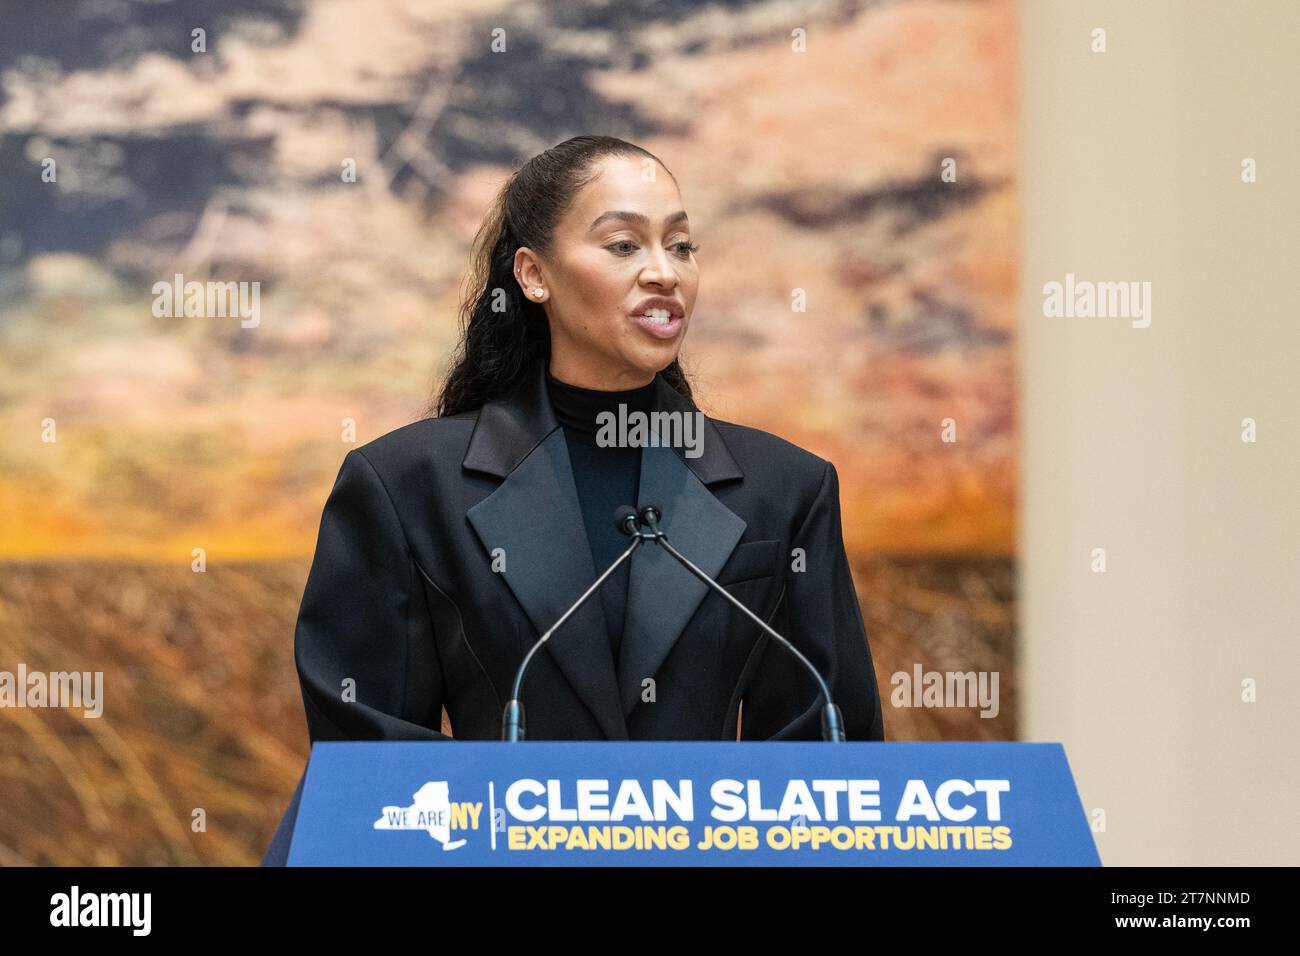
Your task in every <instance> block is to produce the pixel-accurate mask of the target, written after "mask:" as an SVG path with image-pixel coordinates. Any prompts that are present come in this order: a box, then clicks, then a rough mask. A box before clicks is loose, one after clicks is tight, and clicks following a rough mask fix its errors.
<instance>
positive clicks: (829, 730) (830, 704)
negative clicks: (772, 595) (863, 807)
mask: <svg viewBox="0 0 1300 956" xmlns="http://www.w3.org/2000/svg"><path fill="white" fill-rule="evenodd" d="M662 517H663V511H662V510H661V509H660V508H659V506H658V505H657V504H648V505H644V506H642V508H641V521H642V523H643V524H645V525H646V526H648V527H649V528H650V537H651V538H652V539H653V540H654V542H655V543H656V544H658V545H659V546H660V547H662V548H663V549H664V550H665V551H667V552H668V553H669V554H671V555H672V556H673V557H674V558H676V559H677V563H678V564H680V565H682V567H684V568H686V570H688V571H690V572H691V574H693V575H695V576H696V577H697V578H699V579H700V580H701V581H703V582H704V583H705V584H706V585H708V586H709V587H710V588H711V589H713V590H714V591H716V592H717V593H718V594H721V595H722V596H723V597H724V598H726V599H727V600H728V601H729V602H731V604H732V605H733V606H734V607H736V608H737V609H738V610H740V611H741V612H742V613H744V615H745V616H746V617H748V618H749V619H750V620H751V621H753V622H754V623H755V624H757V625H758V626H759V627H760V628H762V629H763V631H764V633H766V634H767V635H768V636H769V637H771V638H774V639H775V640H776V642H777V643H778V644H780V645H781V646H782V647H784V648H785V649H786V650H787V651H789V652H790V653H791V654H793V655H794V656H795V658H796V659H797V660H798V661H799V662H800V663H801V664H803V666H804V668H805V669H806V670H807V671H808V673H809V674H811V675H812V677H813V680H815V681H816V682H817V686H818V688H819V689H820V690H821V695H822V699H823V700H824V701H825V703H824V704H823V705H822V739H823V740H825V741H827V742H829V743H841V742H843V741H844V718H843V716H842V715H841V714H840V709H839V707H838V706H836V704H835V702H834V701H833V700H831V689H830V686H829V685H828V684H827V683H826V679H825V678H823V677H822V675H821V672H820V671H818V670H817V668H816V667H814V666H813V663H812V661H810V660H808V658H807V657H805V656H804V655H803V653H802V652H801V651H800V650H799V648H797V647H795V646H794V645H793V644H791V643H790V642H789V641H788V640H786V639H785V638H784V637H782V636H781V635H780V634H778V633H777V632H776V631H775V630H773V629H772V628H771V627H769V626H768V624H767V622H766V621H764V620H763V619H762V618H760V617H759V616H758V615H757V614H755V613H754V612H753V611H751V610H750V609H749V608H747V607H745V605H744V604H742V603H741V602H740V601H738V600H737V599H736V598H734V597H733V596H732V595H731V593H730V592H729V591H728V590H727V589H726V588H724V587H723V586H722V585H721V584H719V583H718V582H717V581H715V580H713V578H711V577H709V575H707V574H705V573H704V572H703V571H702V570H700V569H699V568H697V567H696V566H695V565H694V564H693V563H692V562H691V560H690V559H689V558H688V557H686V556H685V555H684V554H682V553H681V552H680V551H678V550H677V549H676V548H674V547H673V546H672V545H671V544H669V543H668V535H667V534H665V533H664V532H663V531H662V530H661V529H660V527H659V519H660V518H662Z"/></svg>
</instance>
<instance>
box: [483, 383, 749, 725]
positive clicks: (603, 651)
mask: <svg viewBox="0 0 1300 956" xmlns="http://www.w3.org/2000/svg"><path fill="white" fill-rule="evenodd" d="M656 383H657V388H656V394H655V409H656V410H659V411H670V412H671V411H678V412H682V413H683V414H692V413H694V412H695V411H697V410H696V409H695V408H694V406H693V405H691V403H690V402H688V401H687V400H686V399H685V398H683V397H682V396H681V395H680V394H678V393H677V392H676V391H675V390H674V389H673V388H672V387H671V386H670V385H668V383H667V382H666V381H664V379H663V377H662V376H659V377H657V378H656ZM701 451H702V454H701V455H700V456H699V457H696V458H687V457H685V451H684V449H681V448H671V449H670V448H658V447H648V448H643V449H642V451H641V474H640V490H639V493H638V501H637V507H638V508H640V507H643V506H644V505H646V504H650V503H654V504H657V505H658V506H659V507H660V509H661V510H662V512H663V521H662V522H661V527H662V528H663V530H664V531H665V532H666V533H667V534H668V536H669V539H670V541H671V542H672V544H673V546H674V547H676V548H677V549H678V550H679V551H681V552H682V553H683V554H685V555H686V556H687V557H688V558H690V559H691V561H693V562H694V563H695V564H696V565H697V566H698V567H699V568H700V569H701V570H703V571H704V572H705V573H707V574H709V575H710V576H716V575H717V573H718V572H719V571H720V570H721V569H722V566H723V565H724V564H726V563H727V559H728V558H729V557H730V556H731V552H732V551H733V550H734V549H735V546H736V544H737V543H738V542H739V541H740V538H741V535H742V534H743V533H744V531H745V522H744V521H743V520H742V519H741V518H740V517H739V516H738V515H736V514H735V513H734V512H732V511H731V510H730V509H729V508H727V507H726V506H725V505H724V504H722V502H720V501H719V500H718V499H717V498H716V497H715V496H714V495H713V493H712V492H711V491H710V490H709V487H710V486H712V485H716V484H718V483H720V482H725V481H733V480H737V479H739V478H742V477H743V474H742V472H741V470H740V467H739V466H738V465H737V464H736V462H735V460H734V459H733V458H732V457H731V454H730V452H729V451H728V450H727V446H726V443H725V442H724V441H723V439H722V434H721V432H720V430H719V429H718V428H717V426H716V425H714V423H713V422H712V421H711V420H710V419H708V418H707V417H706V418H704V430H703V438H702V448H701ZM462 464H463V467H464V468H466V469H468V470H471V471H479V472H483V473H486V474H489V475H494V476H496V477H499V478H501V479H503V480H502V482H501V484H500V485H499V486H498V487H497V489H496V490H495V491H493V492H492V493H491V494H490V495H488V496H487V497H486V498H484V499H483V500H482V501H480V502H479V503H478V504H476V505H474V506H473V507H471V508H470V509H469V510H468V511H467V512H466V517H467V518H468V520H469V522H470V524H471V525H472V526H473V528H474V531H475V533H476V534H477V535H478V537H479V540H480V541H481V542H482V544H483V547H484V549H485V552H486V555H487V558H488V559H490V558H491V555H492V552H493V551H494V550H495V549H496V548H501V549H502V551H503V553H504V555H505V570H504V571H503V572H502V577H503V578H504V579H505V582H506V584H507V585H508V586H509V588H510V590H511V592H512V593H513V594H514V595H515V597H516V598H517V599H518V601H519V604H520V605H521V606H522V607H523V609H524V611H525V613H526V614H527V615H528V618H529V620H530V621H532V623H533V626H534V627H535V628H536V629H537V632H538V634H539V635H540V634H541V633H542V632H544V631H545V630H546V629H547V628H548V627H550V626H551V625H552V624H554V623H555V621H556V620H557V619H558V618H559V617H560V615H561V614H563V613H564V611H565V610H566V609H567V608H568V607H569V605H570V604H572V603H573V601H574V600H575V599H576V598H577V597H578V595H580V594H581V593H582V592H583V591H585V590H586V589H587V588H588V587H589V586H590V585H591V582H592V581H594V580H595V579H596V575H597V574H598V573H599V572H601V571H603V570H604V568H595V567H594V566H593V563H592V559H591V547H590V545H589V543H588V541H587V536H586V526H585V525H584V524H583V519H582V509H581V506H580V504H579V502H578V492H577V486H576V485H575V483H574V479H573V469H572V466H571V465H570V463H569V453H568V446H567V443H566V442H565V438H564V431H563V429H561V428H560V426H559V422H558V421H557V420H556V418H555V412H554V410H553V409H552V408H551V401H550V397H549V396H548V395H547V392H546V367H545V364H544V363H540V362H539V363H538V364H537V366H536V368H535V369H534V371H533V374H532V375H531V376H530V377H529V378H528V379H527V380H526V381H525V383H524V384H523V386H522V387H521V388H520V390H519V391H518V392H516V393H515V394H514V395H512V396H509V397H507V398H505V399H502V400H499V401H493V402H489V403H487V404H485V405H484V406H483V408H482V409H481V410H480V411H479V416H478V421H477V423H476V425H475V427H474V433H473V435H472V436H471V437H470V442H469V448H468V449H467V451H466V453H465V458H464V461H463V463H462ZM707 593H708V586H707V585H705V584H704V583H703V582H701V581H699V580H697V579H696V578H695V576H694V575H692V574H691V573H690V572H689V571H687V570H686V569H685V568H684V567H682V566H681V565H679V564H678V563H677V562H676V561H675V560H674V559H673V558H672V556H671V555H669V554H668V553H667V552H666V551H664V550H663V549H662V548H660V547H659V546H658V545H655V544H652V543H650V542H647V543H645V544H643V545H641V547H639V548H638V549H637V550H636V551H635V552H633V554H632V558H631V569H630V573H629V584H628V596H627V609H626V618H625V623H624V631H623V641H622V647H621V651H620V660H619V666H618V668H617V672H616V670H615V666H614V661H613V656H612V654H611V652H610V647H609V640H608V636H607V631H606V628H607V624H606V621H605V616H604V613H603V611H602V609H601V602H600V600H599V595H598V594H594V595H592V597H591V598H590V599H589V600H588V601H587V603H586V604H585V605H583V607H582V608H581V610H579V611H578V612H577V613H576V614H575V615H574V616H573V617H572V618H570V619H569V620H568V621H567V622H566V623H565V625H564V627H562V628H561V629H560V630H559V631H558V632H557V633H556V634H555V635H554V636H553V637H552V638H551V640H550V641H549V642H548V643H547V650H548V652H549V653H550V655H551V657H552V659H553V660H554V661H555V663H556V665H557V666H558V667H559V669H560V670H561V672H562V673H563V674H564V676H565V678H566V679H567V680H568V681H569V683H570V684H571V685H572V686H573V689H574V692H575V693H576V694H577V695H578V697H579V698H580V699H581V700H582V701H583V702H584V703H585V704H586V705H587V707H588V708H589V709H590V710H591V712H592V714H593V716H594V717H595V719H596V721H597V723H598V724H599V725H600V727H601V730H602V731H603V732H604V734H605V736H606V737H607V738H608V739H610V740H627V739H628V734H627V723H626V716H627V715H628V714H630V713H631V712H632V710H633V709H634V708H635V707H636V705H637V703H638V701H639V700H640V694H641V682H642V681H643V680H644V679H645V678H647V677H654V676H655V674H656V673H657V672H658V670H659V668H660V666H662V664H663V662H664V659H665V658H666V657H667V656H668V654H669V653H670V652H671V651H672V648H673V645H674V644H676V643H677V640H678V638H679V637H680V636H681V634H682V632H683V631H684V630H685V628H686V626H687V624H688V623H689V622H690V620H691V617H692V616H693V615H694V614H695V611H696V609H697V608H698V607H699V604H700V602H701V601H703V600H704V597H705V595H706V594H707ZM525 686H527V685H526V684H525Z"/></svg>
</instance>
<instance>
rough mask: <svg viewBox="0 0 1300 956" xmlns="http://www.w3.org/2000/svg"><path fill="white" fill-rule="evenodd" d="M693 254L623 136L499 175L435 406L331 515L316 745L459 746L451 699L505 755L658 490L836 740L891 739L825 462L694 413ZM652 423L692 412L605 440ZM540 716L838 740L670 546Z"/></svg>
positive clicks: (628, 580)
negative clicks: (522, 676) (833, 710)
mask: <svg viewBox="0 0 1300 956" xmlns="http://www.w3.org/2000/svg"><path fill="white" fill-rule="evenodd" d="M697 248H698V247H697V246H695V245H694V244H693V243H692V241H691V230H690V223H689V221H688V219H687V217H686V213H685V212H683V211H682V202H681V197H680V195H679V193H678V190H677V185H676V183H675V181H674V180H673V178H672V176H671V174H669V173H668V172H667V170H666V169H664V167H663V166H662V164H660V163H659V162H658V160H657V159H655V157H654V156H652V155H651V154H650V153H648V152H646V151H645V150H643V149H641V148H639V147H637V146H634V145H632V144H630V143H626V142H624V141H622V140H618V139H614V138H611V137H603V136H581V137H577V138H575V139H570V140H568V141H567V142H564V143H561V144H560V145H558V146H556V147H554V148H552V149H549V150H547V151H546V152H544V153H542V154H541V155H539V156H536V157H534V158H533V159H532V160H530V161H529V162H528V163H527V164H526V165H525V166H524V167H522V168H521V169H520V170H519V171H518V172H516V173H515V175H514V176H513V177H512V178H511V179H510V181H509V182H508V183H507V184H506V186H505V187H504V189H503V190H502V192H501V194H500V196H499V198H498V200H497V203H496V205H495V206H494V208H493V210H492V212H491V215H490V217H489V218H488V220H487V221H486V223H485V224H484V226H483V228H482V230H481V231H480V233H479V236H478V239H477V245H476V253H475V270H474V272H473V274H472V277H471V281H472V284H471V286H470V289H469V291H470V295H469V296H468V297H467V299H466V301H465V303H464V306H463V315H462V319H463V326H464V328H463V333H464V334H463V340H462V342H461V344H460V346H459V349H458V353H457V356H456V360H455V363H454V367H453V369H452V371H451V374H450V376H449V377H448V379H447V380H446V383H445V385H444V386H443V388H442V390H441V394H440V395H438V396H437V397H436V399H435V402H434V404H433V407H432V408H431V412H433V413H434V414H432V415H431V417H428V418H425V419H423V420H421V421H417V422H415V423H413V424H410V425H406V426H404V427H402V428H398V429H396V430H395V431H392V432H389V433H388V434H386V435H384V436H382V437H380V438H377V439H375V440H374V441H371V442H369V443H368V444H366V445H363V446H361V447H359V448H356V449H354V450H352V451H350V452H349V453H348V454H347V455H346V456H345V458H344V460H343V463H342V467H341V468H340V470H339V474H338V478H337V480H336V482H335V484H334V488H333V491H332V492H331V493H330V496H329V499H328V501H327V502H326V505H325V510H324V515H323V517H322V519H321V525H320V535H319V539H318V543H317V547H316V555H315V559H314V562H313V564H312V568H311V573H310V576H309V578H308V581H307V587H306V591H305V593H304V595H303V600H302V606H301V610H300V613H299V617H298V624H297V631H296V639H295V647H296V657H297V665H298V673H299V677H300V680H301V683H302V691H303V699H304V702H305V706H306V711H307V723H308V728H309V731H310V735H311V739H312V740H313V741H316V740H340V739H344V740H354V739H382V740H397V739H418V740H446V739H449V737H447V736H445V735H444V734H442V733H441V732H440V731H441V729H442V726H443V725H442V715H443V711H444V710H445V711H446V714H447V716H448V718H449V721H450V729H451V731H452V736H455V737H457V738H463V739H478V740H492V739H499V737H500V733H501V714H502V708H503V707H504V705H505V703H506V701H507V699H508V698H509V696H510V688H511V684H512V681H513V678H514V674H515V671H516V669H517V668H518V666H519V663H520V661H521V660H522V659H523V657H524V655H525V654H526V652H527V650H528V648H529V647H530V646H531V645H532V644H533V642H534V641H536V639H537V637H538V635H539V634H540V633H541V632H543V631H545V630H546V629H547V628H548V627H550V625H551V624H553V623H554V622H555V621H556V619H557V618H559V617H560V616H561V615H562V614H563V613H564V611H565V610H566V608H568V606H569V605H570V604H571V603H572V602H573V601H574V599H575V598H576V597H577V596H578V595H579V594H581V593H582V592H583V591H584V590H585V589H586V588H587V587H588V585H589V584H590V583H591V582H592V581H594V580H595V579H596V577H597V575H598V574H600V572H602V571H604V570H605V568H606V567H608V566H609V564H610V563H611V562H612V561H613V559H614V558H615V557H617V556H618V555H619V554H620V553H621V552H622V551H623V549H624V548H625V547H626V546H627V545H628V543H629V540H628V538H626V537H624V536H623V535H621V534H620V532H619V531H618V529H617V528H616V526H615V520H614V513H615V510H616V509H617V508H618V506H619V505H634V504H635V505H638V506H640V505H644V504H646V503H649V502H654V503H655V504H656V505H658V507H659V509H660V511H661V512H662V515H663V517H662V521H661V527H662V528H663V530H664V531H665V532H666V533H667V535H668V538H669V540H670V541H671V542H672V544H673V545H674V546H675V547H676V548H677V549H678V550H679V551H681V552H682V553H684V554H685V555H686V556H687V557H688V558H690V559H691V560H692V561H693V562H694V563H695V564H696V565H698V566H699V567H701V568H702V569H703V570H704V571H705V572H707V573H709V574H711V575H714V576H715V577H716V578H717V579H718V581H719V582H720V583H721V584H722V585H723V586H725V587H726V588H727V590H729V591H730V592H731V593H732V594H733V595H734V596H735V597H736V598H738V599H739V600H740V601H741V602H743V603H744V604H745V605H746V606H747V607H749V608H750V609H751V610H753V611H754V612H755V613H757V614H758V615H759V616H760V617H761V618H762V619H763V620H765V621H768V622H769V623H770V625H771V626H772V627H774V628H775V629H776V630H777V631H778V632H779V633H781V634H784V635H785V636H786V637H788V638H789V639H790V640H791V641H792V642H793V643H794V644H795V646H796V647H798V648H799V649H800V650H801V651H802V652H803V653H804V654H805V655H806V656H807V657H808V658H809V659H810V660H811V661H812V663H813V664H814V665H815V666H816V667H817V668H818V670H820V672H821V673H822V674H823V675H824V676H825V678H826V680H827V682H828V684H829V685H830V687H831V690H832V692H833V695H834V697H835V700H836V703H838V705H839V707H840V709H841V711H842V712H843V718H844V729H845V732H846V736H847V738H848V739H849V740H881V739H883V738H884V724H883V720H882V715H881V704H880V697H879V693H878V691H877V686H876V679H875V673H874V670H873V668H872V662H871V654H870V651H869V649H868V645H867V638H866V633H865V631H864V628H863V623H862V617H861V614H860V612H859V609H858V603H857V599H856V596H855V594H854V588H853V580H852V578H851V576H850V573H849V566H848V562H847V560H846V558H845V554H844V545H843V541H842V537H841V530H840V509H839V486H838V482H837V478H836V473H835V469H834V467H832V466H831V465H830V464H829V463H828V462H826V461H824V460H822V459H820V458H818V457H816V456H815V455H812V454H810V453H808V452H806V451H803V450H802V449H799V448H797V447H795V446H794V445H791V444H790V443H788V442H785V441H783V440H781V439H779V438H776V437H773V436H772V435H769V434H766V433H764V432H761V431H757V430H755V429H752V428H746V427H743V426H740V425H733V424H729V423H726V422H721V421H716V420H713V419H709V418H705V417H704V416H703V415H702V414H700V413H698V411H697V409H696V408H695V406H694V404H693V402H692V399H691V387H690V383H689V382H688V380H687V377H686V375H685V373H684V372H683V371H682V368H681V366H680V365H679V364H678V360H677V353H678V350H679V349H680V348H681V344H682V340H683V338H684V337H685V335H686V331H687V328H688V326H689V325H690V321H691V312H692V309H693V307H694V304H695V297H696V292H697V288H698V284H699V266H698V263H697V262H696V259H695V250H696V249H697ZM620 406H625V408H623V409H621V410H620ZM652 412H669V413H677V415H676V417H675V419H674V421H675V422H676V423H677V424H678V426H679V427H678V428H677V429H676V430H675V431H674V432H673V433H672V436H675V439H676V447H663V446H662V445H657V446H650V447H646V445H645V441H646V436H644V435H642V436H641V437H640V438H639V439H638V438H635V437H630V436H629V435H628V434H626V433H624V432H620V431H619V429H618V428H617V427H614V426H613V425H612V424H611V421H612V422H613V423H617V422H619V421H620V418H619V415H620V413H622V414H623V416H624V417H623V418H622V419H621V421H622V422H624V423H626V422H629V421H632V420H634V419H635V418H636V414H635V413H643V414H646V415H648V414H649V413H652ZM604 413H611V414H612V415H613V419H612V420H611V419H610V418H609V417H608V416H607V415H605V414H604ZM696 416H698V417H696ZM667 420H669V419H667V418H662V419H661V421H667ZM692 424H694V425H695V426H696V427H692ZM672 436H669V435H668V434H667V433H665V435H664V436H662V437H663V438H668V437H672ZM611 442H613V443H611ZM523 700H524V702H525V705H526V710H527V738H528V739H530V740H547V739H549V740H560V739H596V740H644V739H669V740H719V739H723V740H735V739H737V738H740V739H744V740H794V739H808V740H816V739H820V737H821V726H820V720H821V707H820V700H819V698H818V695H817V688H816V685H815V684H814V682H813V681H811V680H810V679H809V677H808V675H807V674H805V673H804V672H803V671H802V670H801V669H800V667H799V666H798V665H797V663H796V662H795V661H794V660H793V659H792V658H791V657H790V655H789V654H788V653H787V652H786V651H784V650H783V649H781V648H780V647H778V646H776V645H775V644H774V643H773V642H771V641H770V640H769V639H767V638H765V637H763V636H762V635H761V632H760V631H759V629H758V628H757V627H756V626H755V625H754V624H753V622H751V621H749V620H748V619H746V618H745V617H744V615H742V614H741V613H740V612H739V611H737V610H736V609H734V608H733V607H731V606H730V605H729V604H728V603H727V602H726V601H725V600H723V599H722V598H721V597H719V596H718V595H716V594H712V593H709V592H708V591H707V589H706V587H705V585H704V584H703V583H702V582H700V581H698V580H697V579H695V578H694V577H693V576H692V575H691V574H690V573H689V572H688V571H686V570H685V569H684V568H683V567H681V566H680V565H678V564H676V563H674V561H673V560H672V558H671V556H670V555H669V554H668V553H667V552H666V551H665V550H664V549H662V548H660V547H658V546H657V545H654V544H644V545H642V546H641V547H639V548H638V549H637V550H636V551H635V552H634V553H633V554H632V557H631V558H630V559H629V560H628V561H626V562H624V563H623V565H622V566H621V567H620V569H619V572H618V573H616V574H615V575H614V576H612V577H611V578H610V579H609V580H607V581H606V583H605V585H604V587H603V588H602V589H601V590H600V591H599V592H598V593H597V595H596V596H593V597H592V599H591V600H589V601H588V602H587V603H586V604H585V605H584V606H583V608H582V609H581V610H580V611H578V612H577V613H576V614H575V615H574V616H573V617H572V618H571V619H570V620H569V621H568V622H567V623H566V624H565V626H564V628H563V629H561V630H560V631H559V632H557V634H556V635H555V636H554V637H553V638H552V639H551V641H550V642H549V643H548V645H547V647H546V649H545V650H544V651H543V652H542V653H540V654H539V655H537V656H536V657H535V658H534V659H533V662H532V664H531V667H530V669H529V671H528V676H527V680H526V682H525V684H524V691H523Z"/></svg>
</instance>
